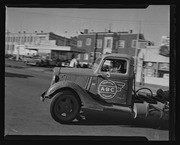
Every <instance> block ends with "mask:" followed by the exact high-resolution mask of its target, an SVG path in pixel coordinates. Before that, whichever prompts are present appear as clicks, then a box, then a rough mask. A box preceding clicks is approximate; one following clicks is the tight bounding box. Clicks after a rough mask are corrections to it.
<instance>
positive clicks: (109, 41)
mask: <svg viewBox="0 0 180 145" xmlns="http://www.w3.org/2000/svg"><path fill="white" fill-rule="evenodd" d="M110 46H111V40H110V39H107V43H106V48H110Z"/></svg>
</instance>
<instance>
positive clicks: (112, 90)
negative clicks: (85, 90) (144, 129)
mask: <svg viewBox="0 0 180 145" xmlns="http://www.w3.org/2000/svg"><path fill="white" fill-rule="evenodd" d="M129 69H130V60H128V59H126V58H118V57H117V58H116V57H107V58H105V59H104V61H103V62H102V63H101V67H100V68H99V71H98V77H97V95H98V96H99V97H101V98H102V99H104V100H105V101H106V102H108V103H112V104H120V105H125V106H126V105H127V106H129V105H130V104H131V97H132V84H133V78H132V77H131V76H129Z"/></svg>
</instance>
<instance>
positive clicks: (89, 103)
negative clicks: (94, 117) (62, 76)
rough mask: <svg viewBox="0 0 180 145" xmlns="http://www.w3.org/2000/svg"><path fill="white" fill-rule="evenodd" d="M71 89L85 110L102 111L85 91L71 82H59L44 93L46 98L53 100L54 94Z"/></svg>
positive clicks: (101, 107)
mask: <svg viewBox="0 0 180 145" xmlns="http://www.w3.org/2000/svg"><path fill="white" fill-rule="evenodd" d="M68 88H69V89H72V90H73V91H75V92H76V93H77V95H78V96H79V99H80V100H81V103H82V104H83V106H84V107H85V108H93V109H97V110H103V106H101V105H100V104H99V103H97V102H96V101H95V100H94V99H93V98H92V97H91V96H90V95H89V94H88V93H87V92H86V90H85V89H83V88H82V87H80V86H79V85H77V84H75V83H74V82H72V81H60V82H57V83H55V84H53V85H52V86H50V88H49V89H48V91H47V92H46V96H48V98H49V99H51V98H53V97H54V96H55V94H57V93H58V92H60V91H61V90H63V89H68Z"/></svg>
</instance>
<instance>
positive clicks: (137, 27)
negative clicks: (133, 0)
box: [6, 5, 170, 45]
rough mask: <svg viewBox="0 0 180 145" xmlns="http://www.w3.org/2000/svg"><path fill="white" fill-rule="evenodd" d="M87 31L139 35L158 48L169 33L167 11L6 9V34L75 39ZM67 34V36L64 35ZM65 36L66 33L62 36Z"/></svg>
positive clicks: (160, 7) (155, 8)
mask: <svg viewBox="0 0 180 145" xmlns="http://www.w3.org/2000/svg"><path fill="white" fill-rule="evenodd" d="M86 28H87V29H89V31H95V32H96V31H105V29H106V30H107V29H109V28H111V30H112V31H115V32H117V31H129V30H130V29H132V30H133V32H134V33H137V32H139V31H141V33H143V34H144V36H145V38H146V39H147V40H150V41H154V42H155V44H156V45H160V41H161V37H162V36H164V35H165V36H169V33H170V7H169V6H168V5H151V6H149V7H148V8H146V9H92V8H91V9H80V8H73V9H72V8H12V7H11V8H10V7H7V8H6V30H8V31H10V32H13V33H14V32H15V33H17V32H18V31H21V32H22V31H26V32H27V33H32V32H34V31H38V32H40V31H41V30H42V31H44V32H53V33H55V34H57V35H61V36H66V37H70V36H77V35H78V33H79V32H80V31H83V30H84V29H86ZM66 31H67V32H66ZM65 32H66V33H65Z"/></svg>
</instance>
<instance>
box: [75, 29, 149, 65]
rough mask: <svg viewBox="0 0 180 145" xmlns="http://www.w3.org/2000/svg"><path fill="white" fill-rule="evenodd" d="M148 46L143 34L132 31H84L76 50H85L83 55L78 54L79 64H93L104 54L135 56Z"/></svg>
mask: <svg viewBox="0 0 180 145" xmlns="http://www.w3.org/2000/svg"><path fill="white" fill-rule="evenodd" d="M137 42H139V43H137ZM137 44H138V45H137ZM148 44H149V43H147V41H146V40H145V38H144V36H143V34H133V33H132V30H131V31H130V32H111V31H109V32H88V30H87V29H85V30H84V33H83V34H80V35H78V38H77V48H82V49H84V50H85V53H84V54H79V56H78V59H79V61H80V62H86V63H93V62H94V60H95V59H96V58H97V57H98V56H99V55H101V54H105V53H121V54H129V55H131V56H135V54H137V53H138V52H139V49H138V48H146V46H147V45H148ZM136 50H137V52H136ZM94 54H95V56H94Z"/></svg>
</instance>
